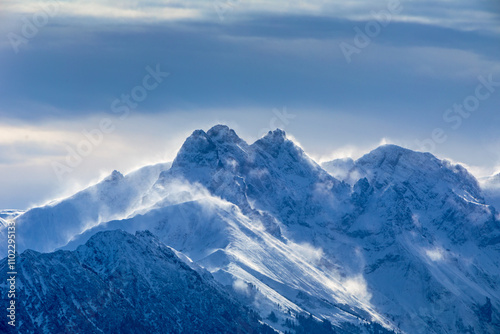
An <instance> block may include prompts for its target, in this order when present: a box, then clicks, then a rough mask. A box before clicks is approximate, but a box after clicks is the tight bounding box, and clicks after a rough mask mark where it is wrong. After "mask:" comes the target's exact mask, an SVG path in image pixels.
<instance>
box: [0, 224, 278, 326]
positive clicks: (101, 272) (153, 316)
mask: <svg viewBox="0 0 500 334" xmlns="http://www.w3.org/2000/svg"><path fill="white" fill-rule="evenodd" d="M17 266H18V276H17V279H16V283H17V285H18V288H17V289H18V290H17V292H16V293H17V301H18V303H17V310H18V314H17V317H18V319H19V320H18V323H17V325H16V328H15V331H13V330H12V327H11V326H9V325H8V324H6V322H5V321H2V322H0V331H1V332H2V333H10V332H12V333H14V332H15V333H26V334H29V333H51V334H56V333H141V334H142V333H227V334H230V333H231V334H232V333H247V334H252V333H275V332H274V331H273V330H272V329H270V328H269V327H267V326H265V325H262V323H261V322H260V321H259V318H258V316H257V314H256V313H255V312H253V311H251V310H250V309H248V308H247V307H245V306H243V305H241V303H239V302H238V301H236V300H235V299H234V298H233V297H232V296H231V295H230V294H229V293H228V292H227V291H225V289H224V288H223V287H222V286H220V285H219V284H217V283H216V282H215V281H214V280H213V278H212V277H211V275H210V274H208V273H205V274H200V273H198V272H196V271H194V270H193V269H191V268H190V267H189V266H188V265H186V264H185V263H184V262H183V261H181V260H180V259H179V258H178V257H177V256H176V255H175V253H174V252H173V251H172V250H171V249H169V248H168V247H167V246H165V245H163V244H162V243H161V242H159V240H158V239H156V238H155V237H154V236H153V235H152V234H151V233H149V232H137V233H136V234H135V236H134V235H131V234H127V233H125V232H123V231H107V232H102V233H99V234H96V235H94V236H93V237H92V238H91V239H90V240H89V241H88V242H87V243H86V244H85V245H82V246H80V247H78V249H77V250H76V251H73V252H68V251H66V252H62V251H59V252H55V253H50V254H42V253H38V252H35V251H31V250H28V251H26V252H24V253H23V254H22V255H20V256H19V258H18V263H17ZM8 271H9V270H8V269H7V259H4V260H2V261H0V273H2V276H3V277H7V272H8ZM0 290H1V291H2V294H1V297H0V300H2V301H6V300H7V294H8V293H7V291H8V287H7V283H6V282H2V284H1V285H0ZM7 302H8V301H7Z"/></svg>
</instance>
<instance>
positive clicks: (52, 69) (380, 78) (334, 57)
mask: <svg viewBox="0 0 500 334" xmlns="http://www.w3.org/2000/svg"><path fill="white" fill-rule="evenodd" d="M499 9H500V5H499V3H498V1H494V0H491V1H490V0H483V1H472V2H471V1H462V0H458V1H457V0H456V1H444V0H441V1H439V0H438V1H436V0H433V1H401V2H398V1H393V0H391V1H368V0H359V1H349V2H346V1H337V0H333V1H315V0H312V1H293V0H292V1H280V0H277V1H276V0H275V1H272V2H270V1H267V2H264V1H251V0H229V1H226V0H220V1H219V0H217V1H210V0H204V1H120V2H119V4H117V3H116V2H113V1H83V0H82V1H71V0H68V1H59V2H56V1H22V2H21V1H9V0H7V1H3V2H2V8H1V9H0V36H1V39H0V59H1V63H0V64H1V65H0V208H17V209H26V208H28V207H30V206H33V205H39V204H42V203H44V202H46V201H48V200H50V199H53V198H57V197H60V196H64V195H68V194H70V193H71V192H72V191H75V190H77V189H79V188H81V187H83V186H85V185H88V184H89V183H91V182H95V181H97V180H98V179H99V178H102V177H103V176H105V175H106V174H109V173H110V172H111V171H112V170H114V169H117V170H120V171H122V172H123V173H126V172H129V171H131V170H133V169H134V168H137V167H139V166H142V165H145V164H150V163H155V162H160V161H169V160H172V159H173V158H174V157H175V153H176V151H177V150H178V149H179V147H180V145H182V142H183V140H184V139H185V138H186V137H187V136H188V135H189V134H190V133H191V132H192V131H193V130H195V129H199V128H201V129H205V130H208V129H209V128H210V127H211V126H213V125H215V124H217V123H225V124H227V125H229V126H230V127H232V128H234V129H235V130H236V131H237V133H238V134H239V135H240V136H241V137H242V138H243V139H245V140H247V141H248V142H253V141H254V140H256V139H258V138H259V137H260V136H262V135H263V134H264V133H265V132H266V131H267V130H269V129H274V128H276V127H279V128H282V129H284V130H285V131H286V132H287V133H288V134H289V135H290V136H291V137H292V138H294V140H296V141H297V142H298V143H300V145H301V146H302V147H303V148H304V149H305V150H306V152H308V153H309V155H310V156H311V157H313V158H314V159H316V160H317V161H325V160H329V159H333V158H337V157H343V156H353V157H354V158H357V157H359V156H360V155H362V154H364V153H367V152H368V151H370V150H371V149H373V148H375V147H377V146H378V145H380V144H383V143H394V144H398V145H401V146H405V147H408V148H410V149H415V150H425V151H431V152H432V153H434V154H435V155H437V156H438V157H440V158H448V159H451V160H452V161H455V162H461V163H463V164H466V165H467V166H469V167H470V169H471V171H473V172H474V173H475V174H476V175H477V176H483V175H488V174H492V173H494V172H495V171H498V170H499V169H500V136H499V131H498V128H499V125H500V110H499V109H500V108H499V107H500V16H499V13H500V11H499ZM167 73H168V74H167ZM454 105H455V106H454ZM461 105H462V106H461ZM85 133H86V134H85ZM101 135H102V136H101ZM89 136H90V140H89V139H88V137H89ZM78 150H80V153H78ZM75 152H76V153H75ZM81 152H83V153H84V154H82V153H81ZM74 155H77V157H75V156H74Z"/></svg>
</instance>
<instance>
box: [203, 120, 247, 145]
mask: <svg viewBox="0 0 500 334" xmlns="http://www.w3.org/2000/svg"><path fill="white" fill-rule="evenodd" d="M207 136H208V137H210V138H211V139H212V140H213V141H215V142H219V143H221V142H229V143H239V142H241V141H242V139H241V138H240V137H238V135H237V134H236V132H235V131H234V130H233V129H230V128H229V127H228V126H227V125H222V124H218V125H215V126H213V127H212V128H211V129H210V130H208V132H207Z"/></svg>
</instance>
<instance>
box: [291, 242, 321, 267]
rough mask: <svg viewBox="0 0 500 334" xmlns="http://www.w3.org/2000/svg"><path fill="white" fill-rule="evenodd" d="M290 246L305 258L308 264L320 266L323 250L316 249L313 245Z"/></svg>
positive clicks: (292, 244)
mask: <svg viewBox="0 0 500 334" xmlns="http://www.w3.org/2000/svg"><path fill="white" fill-rule="evenodd" d="M288 246H289V247H290V248H291V249H292V250H293V251H294V252H295V253H296V254H299V255H300V256H301V257H303V258H304V259H305V260H306V261H307V262H309V263H311V264H313V265H315V266H316V265H319V264H320V262H321V259H322V258H323V255H324V253H323V249H321V248H315V247H314V246H312V245H311V244H308V243H301V244H295V243H292V242H289V243H288Z"/></svg>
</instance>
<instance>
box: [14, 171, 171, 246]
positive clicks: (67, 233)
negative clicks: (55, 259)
mask: <svg viewBox="0 0 500 334" xmlns="http://www.w3.org/2000/svg"><path fill="white" fill-rule="evenodd" d="M169 166H170V164H169V163H162V164H157V165H153V166H146V167H143V168H141V169H139V170H137V171H134V172H132V173H130V174H128V175H126V176H123V175H122V174H121V173H120V172H118V171H114V172H113V173H111V175H109V176H108V177H106V178H105V179H104V180H103V181H101V182H99V183H98V184H96V185H94V186H91V187H89V188H87V189H84V190H82V191H80V192H78V193H76V194H75V195H73V196H71V197H69V198H66V199H63V200H60V201H57V202H55V203H51V204H49V205H47V206H44V207H40V208H34V209H31V210H29V211H27V212H26V213H24V214H23V215H21V216H20V217H18V218H17V219H16V222H17V232H18V233H17V235H18V236H17V247H18V249H19V250H24V249H26V248H31V249H34V250H37V251H52V250H54V249H55V248H57V247H60V246H63V245H65V244H66V243H67V242H68V241H69V240H70V239H71V238H72V237H73V236H74V235H76V234H78V233H81V232H82V231H84V230H86V229H87V228H90V227H92V226H95V225H97V224H99V223H101V222H106V221H108V220H111V219H117V218H126V217H128V216H129V215H131V214H133V213H134V212H135V211H136V210H138V209H140V208H141V207H142V206H143V204H144V203H143V201H142V196H143V194H144V192H145V191H146V190H147V189H149V188H150V187H151V185H152V184H153V183H154V182H155V181H156V180H157V179H158V175H159V174H160V173H161V172H162V171H164V170H166V169H168V168H169Z"/></svg>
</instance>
